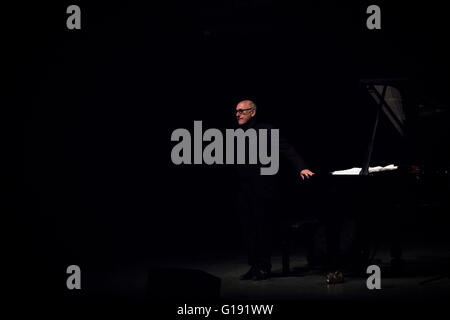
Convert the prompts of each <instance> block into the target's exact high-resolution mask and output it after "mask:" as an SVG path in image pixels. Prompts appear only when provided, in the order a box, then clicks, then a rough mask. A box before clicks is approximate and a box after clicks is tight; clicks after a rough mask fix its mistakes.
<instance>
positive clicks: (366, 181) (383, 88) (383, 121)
mask: <svg viewBox="0 0 450 320" xmlns="http://www.w3.org/2000/svg"><path fill="white" fill-rule="evenodd" d="M360 89H361V91H362V96H363V97H364V99H363V102H362V105H361V107H362V108H370V110H368V111H370V112H369V113H370V114H372V115H373V118H372V122H371V125H372V126H371V128H370V130H369V131H370V134H369V136H368V137H367V148H366V150H365V155H364V156H363V157H362V159H363V162H362V163H361V165H360V167H358V168H351V169H349V170H340V169H339V170H335V171H333V172H331V173H328V172H327V173H321V172H320V171H319V172H317V173H316V175H315V176H314V177H313V178H312V179H309V180H308V181H306V182H305V183H303V185H302V186H301V189H302V190H301V192H304V193H305V194H306V196H307V197H308V198H310V199H313V201H312V202H313V203H314V204H313V206H312V207H311V208H310V210H311V211H312V212H313V215H312V216H313V221H316V220H317V222H319V223H318V224H317V225H319V226H322V228H323V232H322V233H321V234H322V239H317V238H316V239H314V238H312V239H311V243H310V244H309V253H308V261H309V263H310V264H311V265H317V264H326V265H328V267H329V268H330V270H333V269H339V268H342V267H344V268H345V267H346V266H347V267H355V268H361V270H364V272H365V267H366V266H367V265H370V264H373V261H374V258H375V257H376V253H377V247H378V245H379V243H380V242H381V240H383V241H385V242H386V241H387V242H388V243H390V254H391V268H392V271H393V272H395V271H397V272H401V270H402V267H403V264H404V263H403V259H402V247H401V240H402V231H403V228H404V223H403V222H404V221H407V219H408V217H409V216H410V215H411V214H415V213H416V211H417V210H419V208H420V207H421V206H429V205H441V206H447V207H449V202H448V200H449V197H448V195H449V185H450V175H449V166H448V163H449V161H448V160H449V159H448V158H445V157H444V159H442V158H440V159H439V161H436V159H434V158H431V159H430V158H427V157H423V150H422V149H423V148H422V146H421V143H420V141H421V139H422V140H423V132H421V130H420V126H419V124H420V122H421V115H420V113H419V109H418V105H417V101H416V100H415V99H410V100H407V99H406V96H407V95H408V93H410V89H409V88H408V81H407V80H406V79H364V80H361V81H360ZM439 117H440V119H442V115H440V116H439ZM446 117H447V119H446V123H447V124H450V121H448V120H449V119H448V114H447V115H446ZM447 128H448V127H447ZM433 139H444V140H445V139H448V136H447V137H433ZM441 142H444V143H445V141H441ZM427 143H429V141H428V142H426V144H425V145H427ZM447 143H448V140H447ZM442 148H445V144H444V146H443V147H442ZM445 152H447V151H445ZM315 219H316V220H315ZM306 221H311V215H310V216H309V218H308V219H307V220H306ZM291 222H292V221H291ZM301 224H302V222H301V221H300V222H299V221H297V220H295V222H294V223H290V226H291V227H294V228H298V227H299V226H300V225H301ZM287 234H290V233H287ZM290 241H291V240H285V241H284V243H289V242H290ZM319 242H321V244H320V243H319ZM320 246H321V247H320ZM319 247H320V248H319ZM283 272H284V273H287V272H289V248H287V247H286V246H284V253H283Z"/></svg>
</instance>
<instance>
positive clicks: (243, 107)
mask: <svg viewBox="0 0 450 320" xmlns="http://www.w3.org/2000/svg"><path fill="white" fill-rule="evenodd" d="M254 115H255V108H254V107H253V106H252V105H251V104H248V103H242V102H241V103H239V104H238V105H237V106H236V120H237V122H238V124H239V125H240V126H242V125H243V124H245V123H247V122H248V121H249V120H250V119H251V118H252V117H253V116H254Z"/></svg>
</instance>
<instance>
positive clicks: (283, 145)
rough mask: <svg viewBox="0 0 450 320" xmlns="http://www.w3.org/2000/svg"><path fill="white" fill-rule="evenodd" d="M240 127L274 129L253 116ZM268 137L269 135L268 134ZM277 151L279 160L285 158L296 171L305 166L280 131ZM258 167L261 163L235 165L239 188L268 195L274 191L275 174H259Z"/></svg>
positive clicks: (244, 128)
mask: <svg viewBox="0 0 450 320" xmlns="http://www.w3.org/2000/svg"><path fill="white" fill-rule="evenodd" d="M240 128H242V129H243V130H246V129H249V128H253V129H255V130H256V131H257V132H258V130H259V129H268V130H269V131H270V130H271V129H276V128H275V127H274V126H273V125H271V124H268V123H264V122H258V121H256V120H255V119H254V118H253V119H252V120H250V121H249V122H247V123H246V124H244V125H242V126H240ZM268 137H270V135H268ZM268 140H269V145H268V150H269V152H270V150H271V149H270V139H268ZM246 153H247V154H246V159H248V149H246ZM279 153H280V160H281V157H284V158H286V159H287V160H288V161H289V162H290V163H291V164H292V165H293V166H294V168H295V169H297V170H298V171H301V170H303V169H306V168H307V166H306V163H305V161H304V160H303V158H302V157H301V156H300V155H299V154H298V153H297V151H296V150H295V149H294V147H292V145H291V144H290V143H289V142H288V141H287V140H286V139H285V138H284V137H283V136H282V135H281V132H280V137H279ZM260 168H261V164H259V163H258V164H256V165H252V164H245V165H237V173H238V177H239V180H240V184H241V189H244V190H245V191H246V192H249V191H250V192H251V193H253V194H254V195H255V196H258V195H261V196H268V195H270V194H272V193H275V192H276V180H277V179H276V176H277V175H273V176H269V175H265V176H264V175H261V171H260Z"/></svg>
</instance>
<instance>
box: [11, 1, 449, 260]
mask: <svg viewBox="0 0 450 320" xmlns="http://www.w3.org/2000/svg"><path fill="white" fill-rule="evenodd" d="M163 3H164V4H162V3H155V4H148V5H143V4H141V3H138V2H134V3H131V2H129V1H122V2H121V3H115V4H113V3H111V2H106V1H105V2H101V3H99V2H96V3H92V2H91V1H89V2H87V1H77V4H79V5H80V7H81V10H82V29H81V30H79V31H69V30H67V29H66V25H65V23H66V17H67V14H66V13H65V10H66V8H67V6H68V5H69V4H72V3H68V2H62V3H59V4H43V3H32V4H24V3H21V4H18V5H14V6H11V7H7V9H5V19H3V21H2V22H3V23H4V25H5V27H3V28H2V33H3V34H4V36H3V39H6V40H5V41H6V42H5V43H6V45H5V49H6V51H7V57H6V58H4V60H3V61H4V62H5V69H4V70H6V71H5V73H4V76H5V77H6V80H7V84H6V87H5V89H6V99H4V101H5V103H4V104H3V103H2V105H4V108H2V113H3V116H2V122H4V125H2V127H3V128H4V129H5V132H4V134H3V138H4V146H5V157H4V160H5V161H6V162H5V166H3V169H2V171H3V173H4V174H5V176H8V178H10V179H9V180H7V181H8V182H7V184H5V185H4V189H5V190H4V191H5V192H3V196H4V197H5V198H6V201H8V202H7V203H8V204H9V207H8V208H7V209H6V210H7V211H5V212H6V214H5V216H6V217H7V218H8V223H6V224H5V225H6V226H7V229H9V230H10V231H12V232H11V233H12V236H11V237H10V238H9V241H10V242H9V243H11V245H10V248H12V249H13V251H15V253H16V254H17V255H18V256H20V257H21V258H22V259H24V260H25V261H28V260H30V259H34V258H37V259H44V258H48V259H50V260H49V261H50V262H52V261H53V262H54V261H58V262H62V263H66V261H70V263H73V261H75V262H76V261H87V262H89V261H96V260H101V259H106V258H111V259H119V260H120V259H131V258H133V257H147V258H148V257H152V256H153V255H154V254H168V255H176V254H181V252H183V253H184V254H188V255H191V256H193V257H195V256H196V255H198V254H200V253H201V252H203V251H204V250H210V249H217V248H219V249H224V250H227V249H234V248H237V247H239V246H240V234H239V227H238V219H237V217H236V213H235V211H234V195H235V187H236V186H235V181H234V172H233V169H232V168H229V167H227V166H212V167H209V166H183V167H177V166H174V165H173V164H172V163H171V161H170V151H171V148H172V146H173V143H171V142H170V134H171V132H172V131H173V130H174V129H176V128H180V127H181V128H187V129H190V130H192V127H193V121H194V120H202V121H203V126H204V128H210V127H215V128H220V129H225V128H230V127H232V126H233V125H234V113H233V110H234V107H235V105H236V103H237V102H238V101H239V100H241V99H244V98H250V99H253V100H254V101H255V102H256V103H257V104H258V105H259V106H260V109H261V112H260V113H261V115H262V116H264V118H266V119H268V120H269V121H271V122H274V123H277V124H279V125H280V127H281V128H282V130H283V132H284V133H285V134H286V136H287V137H288V138H289V140H290V141H291V142H292V143H293V144H294V145H295V146H296V147H297V148H298V149H299V151H300V152H301V153H302V154H303V156H304V157H305V158H306V160H307V161H308V163H310V165H311V168H312V169H314V170H316V171H322V172H323V171H328V170H331V169H337V168H346V167H352V166H354V165H356V164H358V162H359V161H360V160H361V157H362V153H363V152H364V149H362V146H363V145H364V144H365V143H366V134H367V132H368V130H369V127H368V126H367V123H366V122H361V121H360V119H363V118H364V119H365V118H367V117H368V115H370V112H369V111H368V110H364V109H363V108H362V106H361V105H360V104H358V99H357V96H358V93H357V90H358V81H359V79H360V78H365V77H408V78H410V79H411V80H412V82H414V83H415V86H416V87H417V93H419V94H420V95H421V96H423V97H431V98H432V100H433V101H437V102H439V103H442V104H446V105H448V102H449V93H448V88H449V62H448V56H449V52H448V48H447V47H446V45H445V41H446V39H448V34H447V31H446V29H447V28H446V12H445V10H443V8H442V7H440V6H438V5H433V4H431V3H430V4H429V3H427V6H425V5H424V4H421V5H419V4H412V3H411V2H396V3H395V4H393V3H380V2H378V3H377V4H379V5H380V7H381V10H382V29H381V30H375V31H371V30H368V29H367V28H366V27H365V20H366V17H367V14H366V13H365V10H366V8H367V6H368V5H369V4H372V3H369V2H364V1H363V2H359V3H357V4H356V3H354V4H350V3H349V4H345V5H342V4H340V3H338V2H324V1H302V2H301V4H298V5H296V6H294V5H292V4H288V3H278V2H276V3H275V1H268V0H267V1H188V2H186V1H185V2H180V3H178V2H175V1H169V2H163ZM440 156H441V155H439V156H436V157H440ZM442 156H443V157H447V156H448V155H446V154H444V155H442ZM447 159H448V158H447ZM282 171H283V172H282V173H283V174H284V176H285V177H284V181H285V184H284V188H285V189H286V190H290V191H291V192H292V190H294V192H293V193H294V194H295V190H296V189H295V188H297V187H298V185H299V183H300V182H299V181H297V180H296V179H293V178H292V177H293V172H292V171H290V169H289V168H286V169H285V170H282ZM6 201H5V202H6ZM298 210H299V211H300V210H302V209H301V206H299V208H298ZM9 218H11V222H9Z"/></svg>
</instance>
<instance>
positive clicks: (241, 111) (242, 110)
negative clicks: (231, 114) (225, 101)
mask: <svg viewBox="0 0 450 320" xmlns="http://www.w3.org/2000/svg"><path fill="white" fill-rule="evenodd" d="M253 109H254V108H248V109H239V110H236V113H239V114H243V113H244V111H248V110H253Z"/></svg>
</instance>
